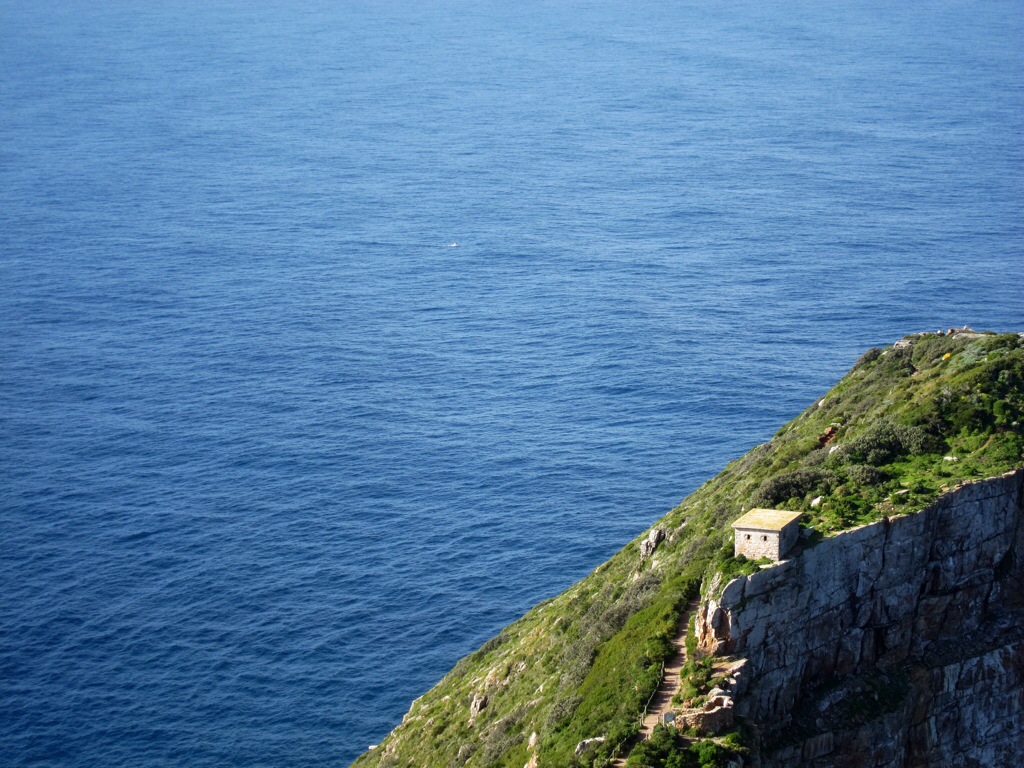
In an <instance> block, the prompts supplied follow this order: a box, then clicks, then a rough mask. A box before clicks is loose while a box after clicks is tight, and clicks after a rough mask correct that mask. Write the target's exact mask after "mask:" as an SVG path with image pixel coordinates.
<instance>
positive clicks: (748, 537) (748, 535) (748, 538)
mask: <svg viewBox="0 0 1024 768" xmlns="http://www.w3.org/2000/svg"><path fill="white" fill-rule="evenodd" d="M747 541H750V534H749V533H748V534H747Z"/></svg>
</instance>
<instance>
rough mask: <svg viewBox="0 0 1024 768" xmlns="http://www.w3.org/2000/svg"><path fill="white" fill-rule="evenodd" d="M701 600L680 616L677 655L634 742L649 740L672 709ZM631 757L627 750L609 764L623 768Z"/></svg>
mask: <svg viewBox="0 0 1024 768" xmlns="http://www.w3.org/2000/svg"><path fill="white" fill-rule="evenodd" d="M699 603H700V600H693V601H692V602H691V603H690V604H689V605H688V606H686V610H685V611H684V612H683V615H682V616H680V617H679V629H678V631H677V633H676V637H675V638H673V640H672V644H673V645H674V646H675V648H676V652H675V655H674V656H673V657H672V658H671V659H669V660H668V661H666V662H665V673H664V675H662V678H661V684H660V685H659V686H658V690H657V692H656V693H655V694H654V698H653V699H651V703H650V705H649V706H648V707H647V715H646V716H645V717H644V721H643V728H642V730H641V731H640V734H639V735H638V736H637V738H636V742H634V744H638V743H639V742H641V741H647V739H649V738H651V734H652V733H653V732H654V726H656V725H657V724H658V723H660V722H661V721H662V718H663V717H664V716H665V713H666V712H670V711H672V697H673V696H675V695H676V691H678V690H679V673H680V671H681V670H682V669H683V665H684V664H685V663H686V628H687V625H688V624H689V622H690V614H692V613H693V612H694V611H695V610H697V605H698V604H699ZM627 757H629V752H627V753H626V754H625V755H624V756H623V757H619V758H616V759H615V760H613V761H612V762H610V763H609V764H608V765H609V766H611V767H612V768H621V766H624V765H625V764H626V758H627Z"/></svg>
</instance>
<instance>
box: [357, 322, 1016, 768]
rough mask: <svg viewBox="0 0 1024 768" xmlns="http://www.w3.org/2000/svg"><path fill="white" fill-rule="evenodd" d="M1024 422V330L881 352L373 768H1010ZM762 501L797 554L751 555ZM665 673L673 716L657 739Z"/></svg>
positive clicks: (492, 656) (449, 693) (524, 628)
mask: <svg viewBox="0 0 1024 768" xmlns="http://www.w3.org/2000/svg"><path fill="white" fill-rule="evenodd" d="M1022 423H1024V335H1021V334H1015V333H1014V334H993V333H975V332H973V331H969V330H967V329H962V330H960V331H953V330H951V331H949V332H948V333H936V334H916V335H913V336H908V337H905V338H903V339H901V340H899V341H898V342H896V343H895V344H893V345H892V346H889V347H884V348H876V349H871V350H868V352H866V353H865V354H864V355H863V356H862V357H861V358H860V359H859V360H858V361H857V363H856V364H855V365H854V367H853V368H852V369H851V370H850V372H849V373H848V374H847V375H846V376H845V377H843V379H842V380H841V381H840V382H839V383H838V384H836V386H835V387H833V389H832V390H831V391H830V392H829V393H827V394H826V395H825V396H824V397H823V398H821V399H819V400H817V401H816V402H815V403H813V404H812V405H811V406H810V407H808V408H807V409H806V410H805V411H804V412H803V413H801V414H799V415H798V416H797V417H796V418H794V419H793V420H792V421H790V422H789V423H788V424H786V425H785V426H783V427H782V428H781V429H780V430H779V432H778V433H776V435H775V436H774V437H773V438H772V440H771V441H770V442H768V443H765V444H764V445H760V446H757V447H756V448H754V449H752V450H751V451H750V452H749V453H748V454H747V455H745V456H743V457H742V458H740V459H737V460H735V461H733V462H731V463H730V464H729V465H728V466H727V467H725V469H724V470H723V471H722V472H721V473H720V474H719V475H718V476H716V477H715V478H713V479H712V480H709V481H708V482H707V483H705V484H704V485H703V486H701V487H700V488H699V489H697V490H696V491H695V492H694V493H692V494H691V495H690V496H688V497H687V498H686V499H685V500H684V501H683V502H682V503H681V504H680V505H679V506H678V507H676V508H675V509H673V510H672V511H670V512H669V513H668V514H666V515H665V516H664V517H663V518H662V519H661V520H659V521H658V522H657V523H656V524H655V525H654V526H653V527H652V528H651V529H649V530H648V531H646V532H644V534H643V535H641V536H640V537H639V538H638V539H637V540H635V541H634V542H632V543H631V544H630V545H628V546H627V547H625V548H624V549H623V550H621V551H620V552H619V553H617V554H616V555H615V556H614V557H612V558H611V559H610V560H609V561H608V562H606V563H604V564H603V565H601V566H599V567H598V568H596V569H595V570H594V571H593V572H592V573H591V574H590V575H589V576H587V577H586V578H585V579H583V580H582V581H580V582H579V583H577V584H575V585H573V586H572V587H571V588H569V589H568V590H566V591H565V592H563V593H562V594H560V595H558V596H556V597H554V598H552V599H550V600H547V601H545V602H543V603H541V604H540V605H538V606H536V607H535V608H533V609H532V610H531V611H529V612H528V613H527V614H526V615H525V616H523V617H522V618H521V619H519V620H518V621H516V622H514V623H513V624H511V625H509V626H508V627H506V628H505V629H504V630H503V631H502V632H501V633H500V634H499V635H498V636H497V637H495V638H493V639H492V640H490V641H488V642H487V643H485V644H484V646H482V647H481V648H480V649H479V650H477V651H475V652H474V653H472V654H470V655H469V656H467V657H466V658H464V659H462V660H461V661H460V662H459V663H458V664H457V665H456V666H455V667H454V668H453V669H452V671H451V672H449V673H448V675H446V676H445V677H444V679H442V680H441V681H440V682H439V683H438V684H437V685H436V686H435V687H434V688H432V689H431V690H430V691H428V692H427V693H425V694H424V695H423V696H422V697H420V698H419V699H417V700H416V701H414V702H413V703H412V706H411V707H410V709H409V712H408V713H407V714H406V715H405V717H404V718H403V720H402V722H401V723H400V724H399V725H398V726H396V728H395V729H394V730H393V731H392V732H391V733H390V734H389V735H388V736H387V737H386V738H385V739H384V740H383V741H382V742H381V743H380V744H379V745H375V746H374V747H373V748H371V749H370V750H368V751H367V752H366V753H365V754H364V755H362V756H361V757H360V758H359V759H358V760H357V761H356V763H355V764H354V765H356V766H360V767H362V766H381V767H382V768H385V767H391V766H417V767H420V766H422V767H424V768H446V767H447V766H509V767H514V768H549V767H555V766H564V767H566V768H568V767H570V766H571V767H573V768H580V767H582V766H587V768H603V766H608V765H612V764H623V763H624V764H625V765H627V766H629V765H632V766H649V768H662V766H664V767H665V768H686V767H688V766H692V767H693V768H697V767H698V766H719V767H720V768H725V767H726V766H732V767H733V768H738V767H739V766H803V765H806V766H815V767H816V768H817V767H819V766H820V767H821V768H824V766H848V767H849V768H853V767H854V766H907V767H908V768H909V767H911V766H913V767H915V768H916V766H930V765H936V766H937V765H958V766H981V765H986V766H989V765H996V766H998V765H1003V764H1007V765H1009V764H1013V763H1007V762H1006V760H1007V759H1009V758H1010V757H1014V756H1015V755H1017V754H1020V753H1024V698H1022V697H1024V694H1022V691H1024V684H1022V683H1024V668H1022V664H1024V661H1022V655H1021V650H1022V643H1024V620H1022V618H1021V606H1020V605H1019V599H1018V597H1019V595H1020V594H1021V590H1020V587H1021V586H1022V584H1021V581H1022V577H1024V543H1022V542H1021V541H1020V538H1021V535H1022V534H1021V530H1022V526H1021V525H1020V518H1021V515H1022V511H1021V503H1022V502H1021V499H1022V494H1024V489H1022V483H1024V480H1022V477H1024V473H1022V472H1021V471H1020V469H1021V468H1022V467H1024V427H1022ZM753 507H758V508H769V509H784V510H789V511H792V512H798V513H800V514H801V525H802V532H801V535H800V539H799V541H800V544H799V545H798V546H797V547H796V549H795V550H794V551H792V552H790V553H788V554H786V555H785V557H786V560H785V561H784V562H782V563H780V564H771V563H768V562H766V561H752V560H748V559H747V558H745V557H743V556H738V557H737V556H734V548H733V532H732V530H731V528H730V525H731V523H732V522H733V521H735V520H736V519H737V518H739V517H740V516H741V515H743V514H744V513H745V512H747V511H749V510H750V509H751V508H753ZM695 601H696V610H695V611H694V612H693V613H692V615H688V612H689V610H690V609H691V608H692V606H693V605H694V604H695ZM688 618H689V620H690V623H689V630H688V631H687V632H684V633H683V635H682V637H685V664H683V665H682V666H681V669H680V671H679V673H678V677H677V678H675V679H673V680H671V681H666V679H665V670H666V669H669V670H670V671H671V673H672V674H673V675H676V673H675V672H674V670H675V668H676V666H678V665H676V664H675V663H674V660H677V659H679V658H680V653H681V652H682V651H683V648H682V647H681V646H680V639H681V634H680V633H681V631H682V630H681V628H683V629H685V628H686V626H687V623H686V621H687V619H688ZM666 682H671V683H672V685H671V686H670V687H671V689H672V690H673V691H674V693H673V695H672V697H671V705H670V706H669V707H667V708H666V707H664V706H662V707H661V708H659V710H658V712H659V714H661V715H662V717H663V719H667V721H668V722H667V724H666V725H661V726H658V727H657V728H654V729H653V731H651V729H650V728H649V727H648V728H647V729H646V730H644V729H643V718H644V715H645V714H646V713H647V711H648V708H649V706H650V703H651V701H652V699H654V698H655V693H657V692H659V691H664V690H665V689H666ZM663 704H664V702H662V705H663ZM663 710H665V711H664V713H663V714H662V712H663ZM669 710H670V711H669ZM1014 759H1015V757H1014Z"/></svg>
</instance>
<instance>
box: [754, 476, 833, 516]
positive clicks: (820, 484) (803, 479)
mask: <svg viewBox="0 0 1024 768" xmlns="http://www.w3.org/2000/svg"><path fill="white" fill-rule="evenodd" d="M838 480H839V476H838V475H836V473H834V472H830V471H828V470H820V469H813V468H812V469H797V470H793V471H792V472H783V473H782V474H779V475H775V476H774V477H769V478H768V479H767V480H765V481H764V482H762V483H761V485H760V487H759V488H758V489H757V491H756V492H755V493H754V496H753V499H752V501H753V503H754V505H755V506H763V507H773V506H775V505H777V504H779V503H781V502H783V501H786V500H788V499H793V498H796V499H801V498H803V497H804V496H806V495H807V494H809V493H812V492H819V493H829V492H831V490H832V488H833V487H834V486H835V485H837V484H838V482H837V481H838Z"/></svg>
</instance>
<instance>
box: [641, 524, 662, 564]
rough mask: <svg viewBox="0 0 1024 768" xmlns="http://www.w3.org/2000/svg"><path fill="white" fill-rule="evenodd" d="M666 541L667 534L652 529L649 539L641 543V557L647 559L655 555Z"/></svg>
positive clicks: (658, 529) (657, 529)
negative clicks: (655, 551) (659, 546)
mask: <svg viewBox="0 0 1024 768" xmlns="http://www.w3.org/2000/svg"><path fill="white" fill-rule="evenodd" d="M664 540H665V532H664V531H663V530H661V528H652V529H651V532H650V533H649V534H647V538H646V539H644V540H643V541H641V542H640V557H641V558H645V557H650V556H651V555H653V554H654V550H656V549H657V548H658V545H659V544H660V543H661V542H662V541H664Z"/></svg>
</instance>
